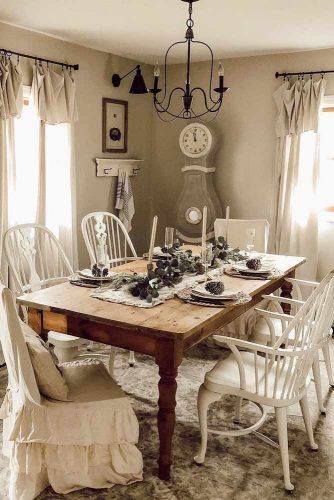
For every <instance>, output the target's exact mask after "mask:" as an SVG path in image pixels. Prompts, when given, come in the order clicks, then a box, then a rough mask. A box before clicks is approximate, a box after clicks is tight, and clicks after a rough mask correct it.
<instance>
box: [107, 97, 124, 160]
mask: <svg viewBox="0 0 334 500" xmlns="http://www.w3.org/2000/svg"><path fill="white" fill-rule="evenodd" d="M127 150H128V103H127V101H119V100H117V99H109V98H107V97H104V98H103V99H102V151H103V153H126V152H127Z"/></svg>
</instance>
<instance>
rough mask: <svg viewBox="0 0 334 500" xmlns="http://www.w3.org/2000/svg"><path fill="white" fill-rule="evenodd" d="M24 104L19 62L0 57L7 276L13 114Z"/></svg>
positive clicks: (0, 177)
mask: <svg viewBox="0 0 334 500" xmlns="http://www.w3.org/2000/svg"><path fill="white" fill-rule="evenodd" d="M22 106H23V95H22V71H21V67H20V64H19V63H17V64H14V62H13V61H11V60H8V59H7V58H3V59H2V60H0V266H1V267H0V272H1V273H2V275H3V278H4V279H5V280H7V266H6V265H5V263H4V259H3V235H4V233H5V232H6V230H7V229H8V224H9V220H8V212H9V210H8V208H9V207H8V193H9V189H10V184H11V183H13V182H14V180H15V148H14V124H13V120H14V117H19V116H20V114H21V111H22Z"/></svg>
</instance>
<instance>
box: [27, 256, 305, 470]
mask: <svg viewBox="0 0 334 500" xmlns="http://www.w3.org/2000/svg"><path fill="white" fill-rule="evenodd" d="M269 257H270V258H271V259H273V258H274V259H275V265H276V267H277V268H279V269H280V270H281V271H282V274H281V276H280V277H278V278H274V279H271V280H245V279H241V278H236V277H231V276H227V275H224V276H223V281H224V284H225V287H226V288H229V289H230V288H231V289H234V290H242V291H244V292H245V293H248V294H250V295H251V297H252V300H251V301H250V302H248V303H247V304H242V305H237V306H229V307H218V308H217V307H205V306H198V305H194V304H189V303H186V302H183V301H181V300H180V299H178V298H173V299H170V300H167V301H166V302H165V303H163V304H160V305H158V306H156V307H152V308H138V307H134V306H128V305H123V304H117V303H110V302H106V301H102V300H99V299H96V298H93V297H91V296H90V294H91V293H92V290H91V289H89V288H83V287H78V286H74V285H72V284H70V283H69V282H66V283H61V284H58V285H55V286H52V287H50V288H45V289H43V290H39V291H35V292H32V293H28V294H25V295H22V296H21V297H19V298H18V303H19V304H21V305H22V306H25V307H26V308H27V309H28V320H29V325H30V326H31V327H32V328H33V329H34V330H35V331H36V332H37V333H38V334H40V335H46V333H47V332H48V331H49V330H54V331H57V332H62V333H67V334H71V335H75V336H77V337H82V338H85V339H88V340H91V341H96V342H102V343H104V344H108V345H111V346H114V347H120V348H123V349H128V350H131V351H135V352H138V353H143V354H147V355H150V356H152V357H154V359H155V362H156V364H157V365H158V368H159V377H160V379H159V382H158V389H159V400H158V419H157V423H158V433H159V441H160V446H159V457H158V466H159V477H160V478H161V479H164V480H168V479H170V477H171V465H172V439H173V433H174V428H175V408H176V389H177V382H176V378H177V373H178V368H179V366H180V364H181V362H182V359H183V358H184V357H185V356H186V355H187V351H189V349H191V348H192V347H193V346H195V345H196V344H198V343H199V342H201V341H202V340H203V339H205V338H206V337H208V336H209V335H211V334H212V333H213V332H215V331H217V330H218V329H220V328H222V327H223V326H225V325H227V324H228V323H230V322H231V321H233V320H234V319H236V318H237V317H239V316H240V315H242V314H243V313H245V312H246V311H248V310H249V309H251V308H253V307H254V306H255V305H256V304H258V303H259V302H260V301H261V298H262V295H263V294H270V293H272V292H274V291H275V290H277V289H279V288H281V295H282V296H283V297H290V298H291V291H292V285H291V283H289V282H287V281H285V278H287V277H293V276H294V274H295V270H296V269H297V268H298V267H299V266H301V265H302V264H303V263H304V262H305V259H304V258H303V257H286V256H281V255H280V256H272V255H271V256H269ZM146 265H147V262H145V261H144V260H140V259H138V260H137V261H132V262H130V263H127V264H124V265H122V266H119V267H118V268H117V271H119V272H124V271H130V270H131V271H135V272H138V273H139V272H144V271H145V269H146ZM282 306H284V310H285V312H286V313H289V305H288V304H282Z"/></svg>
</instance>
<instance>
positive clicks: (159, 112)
mask: <svg viewBox="0 0 334 500" xmlns="http://www.w3.org/2000/svg"><path fill="white" fill-rule="evenodd" d="M156 111H157V115H158V118H159V119H160V120H161V121H162V122H164V123H170V122H174V121H175V120H177V119H178V118H180V116H181V114H182V111H183V110H182V111H181V112H180V114H178V115H171V113H170V112H169V111H167V112H164V113H167V114H168V115H169V116H172V118H171V119H170V120H164V119H163V118H162V112H161V111H158V110H157V109H156Z"/></svg>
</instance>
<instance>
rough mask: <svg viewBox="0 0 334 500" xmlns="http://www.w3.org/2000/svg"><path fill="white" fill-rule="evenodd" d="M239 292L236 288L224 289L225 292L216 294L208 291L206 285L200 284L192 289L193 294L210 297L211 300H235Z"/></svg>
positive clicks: (199, 296) (205, 297) (204, 297)
mask: <svg viewBox="0 0 334 500" xmlns="http://www.w3.org/2000/svg"><path fill="white" fill-rule="evenodd" d="M237 294H238V292H236V291H235V290H224V291H223V293H221V294H219V295H215V294H213V293H210V292H208V291H207V290H206V289H205V286H203V285H199V286H196V287H195V288H193V289H192V290H191V295H193V296H195V297H198V298H203V299H209V300H218V301H219V300H220V301H222V300H235V298H236V296H237Z"/></svg>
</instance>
